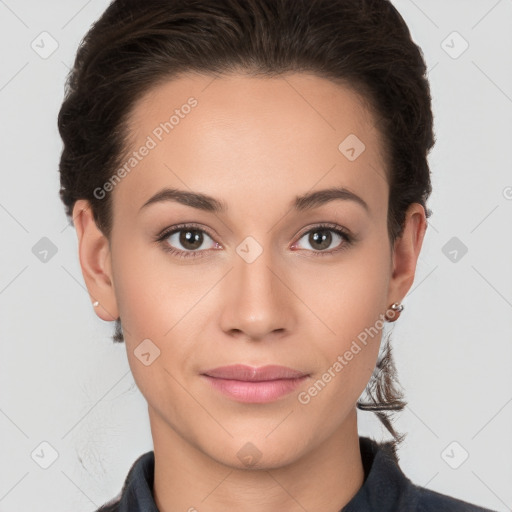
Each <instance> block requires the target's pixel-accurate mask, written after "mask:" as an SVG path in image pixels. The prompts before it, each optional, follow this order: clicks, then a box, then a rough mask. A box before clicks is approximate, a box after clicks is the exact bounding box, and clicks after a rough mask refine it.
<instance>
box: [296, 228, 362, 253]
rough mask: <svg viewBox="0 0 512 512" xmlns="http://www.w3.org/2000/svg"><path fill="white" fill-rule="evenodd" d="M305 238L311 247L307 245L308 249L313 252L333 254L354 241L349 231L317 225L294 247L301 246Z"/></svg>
mask: <svg viewBox="0 0 512 512" xmlns="http://www.w3.org/2000/svg"><path fill="white" fill-rule="evenodd" d="M303 239H304V240H306V242H307V244H309V248H308V247H306V249H308V250H311V251H312V252H313V254H321V253H325V254H332V253H334V252H336V251H338V250H341V249H344V248H346V247H348V246H349V245H350V244H351V243H352V238H351V236H350V235H349V234H348V233H345V231H344V230H342V229H340V228H334V227H331V226H317V227H315V228H313V229H310V230H309V231H307V232H306V233H305V234H304V235H303V236H302V237H301V238H300V239H299V241H298V242H296V243H295V244H294V248H295V247H298V246H299V248H301V247H300V242H301V240H303Z"/></svg>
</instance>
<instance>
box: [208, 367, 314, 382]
mask: <svg viewBox="0 0 512 512" xmlns="http://www.w3.org/2000/svg"><path fill="white" fill-rule="evenodd" d="M204 375H208V376H209V377H214V378H217V379H229V380H242V381H245V382H261V381H267V380H279V379H297V378H300V377H304V376H305V375H306V374H304V373H302V372H299V371H298V370H294V369H293V368H287V367H286V366H276V365H269V366H260V367H259V368H255V367H253V366H246V365H242V364H237V365H233V366H220V367H219V368H214V369H212V370H208V371H206V372H204Z"/></svg>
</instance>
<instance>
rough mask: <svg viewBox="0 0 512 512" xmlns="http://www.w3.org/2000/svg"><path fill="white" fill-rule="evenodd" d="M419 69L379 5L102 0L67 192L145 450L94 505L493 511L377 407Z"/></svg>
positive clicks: (404, 245)
mask: <svg viewBox="0 0 512 512" xmlns="http://www.w3.org/2000/svg"><path fill="white" fill-rule="evenodd" d="M425 72H426V69H425V63H424V61H423V57H422V53H421V51H420V49H419V48H418V47H417V46H416V45H415V44H414V42H413V41H412V40H411V37H410V33H409V30H408V28H407V26H406V24H405V22H404V21H403V19H402V18H401V16H400V15H399V13H398V12H397V11H396V9H395V8H394V7H393V6H392V5H391V4H390V3H389V2H388V1H386V0H373V1H362V0H315V1H312V0H243V1H242V0H197V1H181V0H172V1H167V2H163V1H157V0H148V1H146V2H139V1H135V0H125V1H120V0H116V1H114V2H113V3H112V4H111V5H110V7H109V8H108V9H107V11H106V12H105V13H104V14H103V16H102V17H101V18H100V20H98V22H97V23H96V24H95V25H94V26H93V27H92V29H91V30H90V31H89V33H88V34H87V35H86V37H85V39H84V41H83V43H82V45H81V47H80V49H79V51H78V54H77V58H76V62H75V66H74V68H73V70H72V71H71V74H70V77H69V82H68V90H67V94H66V98H65V100H64V103H63V105H62V108H61V112H60V115H59V129H60V133H61V136H62V138H63V142H64V149H63V153H62V158H61V162H60V173H61V197H62V200H63V202H64V204H65V206H66V212H67V214H68V215H69V216H70V217H72V218H73V221H74V224H75V227H76V231H77V235H78V240H79V253H80V264H81V267H82V272H83V275H84V279H85V282H86V285H87V288H88V291H89V293H90V296H91V300H92V302H93V305H94V308H95V311H96V313H97V315H98V316H99V317H100V318H102V319H103V320H106V321H114V320H115V321H116V332H115V334H114V336H113V339H114V341H117V342H122V341H124V342H125V343H126V348H127V353H128V358H129V363H130V368H131V370H132V373H133V376H134V379H135V381H136V383H137V386H138V387H139V389H140V391H141V392H142V394H143V395H144V397H145V398H146V400H147V402H148V412H149V419H150V425H151V433H152V437H153V444H154V450H153V451H151V452H148V453H146V454H144V455H143V456H141V457H140V458H139V459H138V460H137V461H135V463H134V465H133V467H132V468H131V470H130V473H129V475H128V477H127V479H126V482H125V485H124V487H123V489H122V492H121V493H120V494H121V495H120V496H118V497H117V498H116V499H114V500H112V501H111V502H110V503H109V504H107V505H105V506H104V507H102V508H101V509H100V510H103V511H107V510H108V511H113V510H116V511H125V512H126V511H130V512H135V511H157V510H159V511H160V512H164V511H178V510H189V511H194V510H198V511H201V512H202V511H220V510H241V511H274V510H280V511H281V510H287V511H295V510H297V511H298V510H308V511H316V510H318V511H320V510H322V511H326V512H329V511H332V512H335V511H340V510H343V511H345V512H348V511H373V510H379V511H381V512H382V511H407V512H410V511H412V510H422V511H440V510H446V511H448V510H450V511H463V510H464V511H483V510H485V509H483V508H480V507H477V506H476V505H471V504H469V503H466V502H464V501H461V500H457V499H455V498H451V497H449V496H446V495H442V494H439V493H436V492H434V491H431V490H427V489H425V488H422V487H419V486H417V485H415V484H413V483H412V482H411V481H410V480H409V479H408V478H407V477H406V476H405V475H404V474H403V473H402V472H401V470H400V468H399V466H398V463H397V458H396V447H397V443H399V442H400V440H401V439H402V438H403V436H400V435H399V434H398V433H397V432H395V430H394V428H393V426H392V424H391V418H390V416H389V415H390V414H391V413H392V412H393V411H399V410H401V409H402V408H403V407H404V402H403V401H402V396H401V394H400V393H399V392H398V391H397V389H396V388H395V382H394V367H393V362H392V358H391V351H390V347H389V344H388V341H389V340H388V341H382V329H383V328H384V326H385V323H386V322H393V321H396V320H397V319H398V317H399V315H400V313H401V311H402V310H403V305H402V304H401V301H402V299H403V298H404V297H405V295H406V294H407V292H408V290H409V289H410V287H411V285H412V283H413V280H414V275H415V269H416V263H417V259H418V256H419V253H420V250H421V246H422V243H423V238H424V235H425V231H426V228H427V222H426V220H427V218H428V216H429V215H430V213H431V212H430V211H429V210H428V209H427V207H426V201H427V199H428V197H429V195H430V193H431V183H430V172H429V167H428V163H427V154H428V152H429V150H430V149H431V148H432V146H433V144H434V135H433V126H432V125H433V118H432V112H431V98H430V91H429V85H428V82H427V80H426V78H425ZM365 389H366V391H367V392H368V394H369V399H368V400H367V401H366V402H364V401H362V400H359V398H360V396H361V394H362V393H363V392H364V391H365ZM356 407H359V408H361V409H370V410H374V411H375V412H376V413H377V415H378V417H379V419H380V420H381V421H382V422H383V424H384V425H385V426H386V427H387V428H388V430H389V431H390V433H391V434H392V435H393V438H394V441H393V442H388V443H381V444H378V443H376V442H375V441H373V440H371V439H369V438H366V437H360V436H359V435H358V429H357V415H356Z"/></svg>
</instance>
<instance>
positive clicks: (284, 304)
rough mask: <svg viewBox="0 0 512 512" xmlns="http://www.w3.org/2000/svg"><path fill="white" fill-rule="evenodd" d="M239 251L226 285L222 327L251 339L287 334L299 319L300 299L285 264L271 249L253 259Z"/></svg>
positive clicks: (235, 334) (231, 334) (224, 286)
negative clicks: (280, 262) (293, 289)
mask: <svg viewBox="0 0 512 512" xmlns="http://www.w3.org/2000/svg"><path fill="white" fill-rule="evenodd" d="M250 261H251V260H250V259H248V260H246V259H244V257H242V256H239V255H238V254H236V255H235V257H234V265H233V268H232V270H231V271H230V272H229V275H228V276H227V278H226V280H225V282H224V284H223V291H222V293H223V299H222V300H223V303H222V311H221V316H220V322H221V328H222V330H223V331H224V332H226V333H228V334H229V335H230V336H233V337H238V338H240V339H246V340H248V341H255V340H263V339H266V338H275V337H283V336H286V335H287V334H289V333H290V332H291V331H293V329H294V327H295V325H296V321H297V302H298V300H297V298H296V297H295V295H294V294H293V291H292V290H291V289H292V288H293V283H290V278H289V276H288V275H287V272H286V269H285V268H284V266H283V265H282V264H281V265H278V264H277V261H276V258H274V259H273V258H272V254H271V251H270V250H268V251H267V250H263V252H262V253H261V254H260V255H259V256H258V257H257V258H256V259H255V260H254V261H252V262H250Z"/></svg>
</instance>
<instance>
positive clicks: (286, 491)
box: [149, 408, 364, 512]
mask: <svg viewBox="0 0 512 512" xmlns="http://www.w3.org/2000/svg"><path fill="white" fill-rule="evenodd" d="M149 417H150V423H151V430H152V436H153V443H154V452H155V475H154V484H153V495H154V497H155V502H156V505H157V507H158V510H159V511H160V512H178V511H189V512H195V511H199V512H218V511H222V510H237V511H239V512H256V511H258V512H260V511H261V510H265V511H266V512H274V511H275V512H277V511H279V512H283V511H287V512H296V511H297V512H299V511H300V512H304V510H311V511H312V510H322V511H325V512H339V511H340V510H341V508H343V507H344V506H345V505H346V504H347V503H348V502H349V501H350V500H351V499H352V497H353V496H354V495H355V494H356V493H357V491H358V490H359V489H360V487H361V486H362V485H363V481H364V469H363V464H362V459H361V452H360V449H359V437H358V431H357V414H356V410H355V408H354V409H353V410H352V411H351V413H350V414H349V415H348V417H347V418H346V421H345V422H344V423H343V425H342V426H341V427H340V429H339V430H338V431H336V432H335V433H334V434H333V435H332V436H331V437H329V438H327V439H326V440H325V441H324V442H323V443H322V444H320V445H317V446H314V447H313V448H312V449H311V451H309V452H308V453H306V454H305V455H304V456H302V457H301V458H300V459H297V460H295V461H293V462H292V463H289V464H287V465H286V466H284V467H278V468H272V469H258V470H256V469H253V470H248V469H239V468H236V467H230V466H227V465H225V464H222V463H219V462H218V461H216V460H214V459H213V458H211V457H210V456H208V455H207V454H205V453H204V452H203V451H201V450H200V449H199V448H198V447H196V446H194V445H192V444H190V442H188V441H187V440H185V439H183V437H181V436H180V435H179V434H178V433H177V432H176V431H174V430H173V429H172V428H171V427H170V426H169V425H168V424H167V423H165V421H164V420H163V419H162V418H161V417H160V416H159V415H158V413H157V412H156V411H154V410H152V409H151V408H150V410H149Z"/></svg>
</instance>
